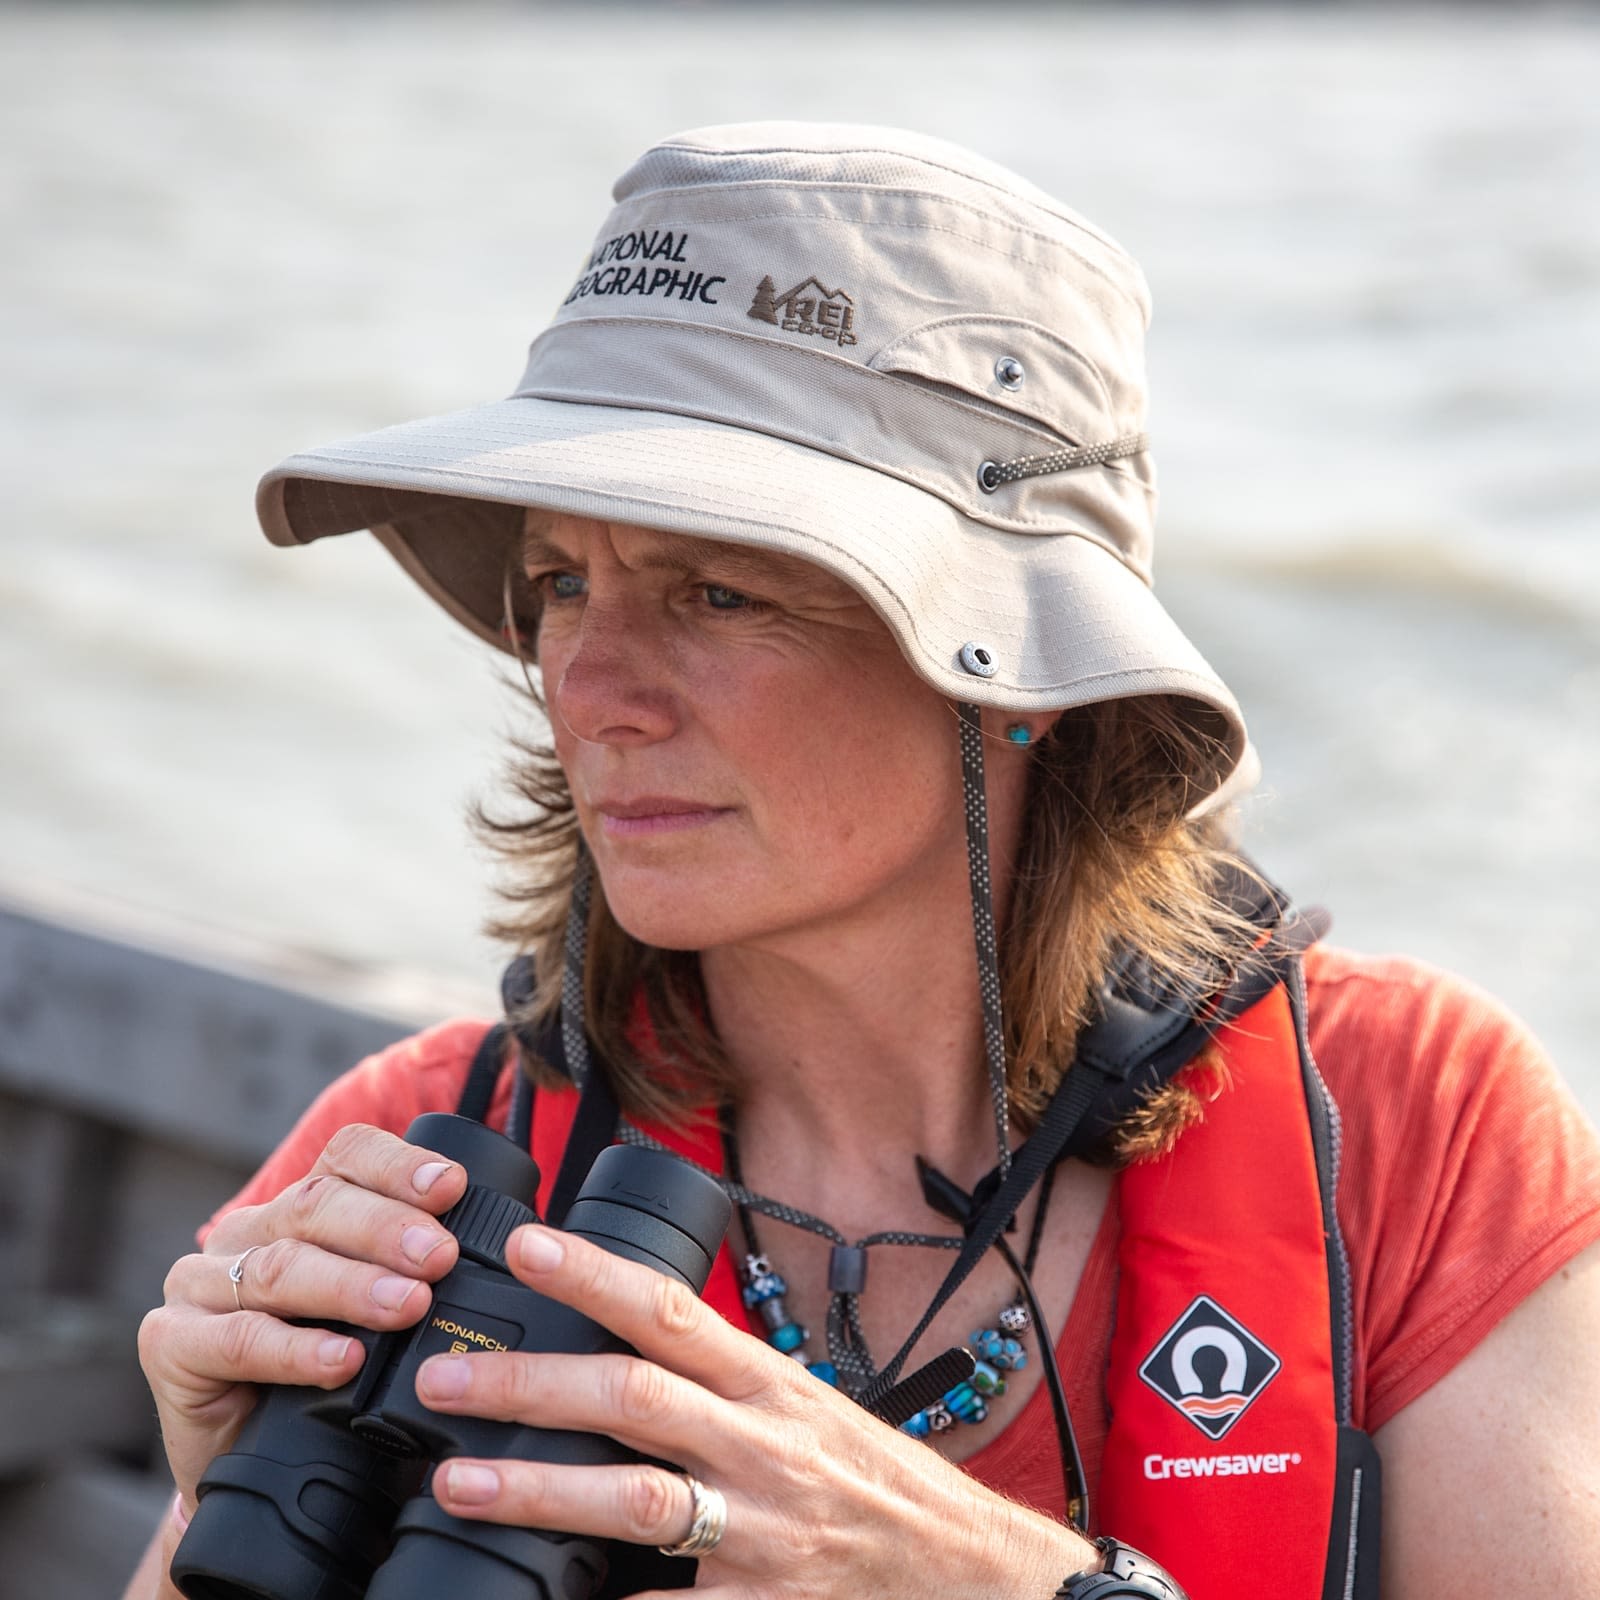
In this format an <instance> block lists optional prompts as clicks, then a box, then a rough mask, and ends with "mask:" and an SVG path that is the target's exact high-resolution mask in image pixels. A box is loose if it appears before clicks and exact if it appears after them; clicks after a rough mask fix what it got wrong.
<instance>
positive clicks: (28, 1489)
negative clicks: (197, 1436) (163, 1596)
mask: <svg viewBox="0 0 1600 1600" xmlns="http://www.w3.org/2000/svg"><path fill="white" fill-rule="evenodd" d="M171 1494H172V1485H171V1484H170V1483H169V1482H166V1481H165V1480H164V1479H161V1478H157V1477H153V1476H149V1475H146V1474H143V1473H134V1472H129V1471H127V1470H126V1469H124V1468H120V1467H113V1466H109V1465H106V1464H105V1463H100V1462H87V1461H85V1462H70V1463H66V1464H63V1465H58V1466H56V1467H54V1468H52V1469H51V1470H49V1471H48V1472H41V1473H37V1474H35V1475H33V1476H31V1477H29V1478H25V1479H23V1480H21V1481H20V1482H17V1483H13V1484H10V1485H7V1486H5V1487H4V1488H0V1573H3V1574H4V1584H3V1589H0V1592H3V1593H4V1594H5V1595H7V1596H14V1597H15V1600H24V1597H29V1596H39V1597H44V1596H48V1597H49V1600H109V1597H110V1596H113V1595H119V1594H121V1593H122V1590H123V1587H124V1585H125V1584H126V1583H127V1581H128V1579H129V1577H130V1576H132V1573H133V1569H134V1568H135V1567H136V1566H137V1565H138V1564H139V1557H140V1556H141V1555H143V1554H144V1549H145V1546H146V1545H147V1544H148V1543H149V1542H150V1535H151V1533H152V1532H153V1531H154V1529H155V1527H156V1524H157V1523H158V1522H159V1521H160V1519H161V1517H162V1515H163V1514H164V1513H165V1511H166V1507H167V1501H168V1498H169V1497H170V1496H171Z"/></svg>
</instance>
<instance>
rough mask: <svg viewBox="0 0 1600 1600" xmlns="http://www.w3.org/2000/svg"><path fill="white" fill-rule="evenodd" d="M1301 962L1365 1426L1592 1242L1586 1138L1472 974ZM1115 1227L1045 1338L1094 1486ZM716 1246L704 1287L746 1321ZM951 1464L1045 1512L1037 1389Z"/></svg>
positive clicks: (1110, 1225)
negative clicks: (1322, 1088) (1467, 977)
mask: <svg viewBox="0 0 1600 1600" xmlns="http://www.w3.org/2000/svg"><path fill="white" fill-rule="evenodd" d="M1305 972H1306V990H1307V1021H1308V1026H1309V1031H1310V1037H1311V1049H1312V1054H1313V1055H1314V1057H1315V1058H1316V1061H1317V1064H1318V1066H1319V1068H1320V1069H1321V1072H1322V1075H1323V1078H1324V1079H1325V1080H1326V1082H1327V1085H1328V1088H1329V1090H1330V1091H1331V1092H1332V1094H1333V1097H1334V1100H1335V1101H1336V1102H1337V1104H1338V1106H1339V1112H1340V1117H1341V1119H1342V1123H1343V1136H1344V1143H1343V1156H1342V1168H1341V1182H1340V1192H1339V1201H1338V1204H1339V1218H1340V1222H1341V1224H1342V1226H1343V1229H1344V1236H1345V1243H1346V1246H1347V1248H1348V1251H1349V1256H1350V1267H1351V1279H1352V1286H1353V1290H1354V1301H1355V1304H1354V1320H1355V1329H1356V1339H1355V1372H1354V1374H1353V1378H1354V1383H1353V1395H1354V1405H1355V1418H1354V1420H1355V1423H1356V1425H1357V1426H1358V1427H1362V1428H1365V1429H1367V1430H1368V1431H1369V1432H1372V1431H1375V1430H1376V1429H1378V1428H1380V1427H1381V1426H1382V1425H1383V1424H1384V1423H1385V1422H1387V1421H1388V1420H1389V1418H1390V1417H1392V1416H1394V1415H1395V1413H1396V1412H1398V1411H1399V1410H1400V1409H1401V1408H1402V1407H1404V1406H1405V1405H1407V1404H1408V1403H1409V1402H1410V1401H1412V1400H1414V1399H1415V1398H1416V1397H1417V1396H1418V1395H1419V1394H1421V1393H1422V1392H1423V1391H1424V1390H1425V1389H1427V1388H1428V1387H1429V1386H1430V1385H1431V1384H1433V1383H1435V1382H1437V1381H1438V1379H1439V1378H1441V1377H1443V1376H1444V1374H1445V1373H1447V1372H1448V1371H1449V1370H1450V1369H1451V1368H1452V1367H1453V1366H1455V1364H1456V1363H1457V1362H1458V1361H1460V1360H1461V1359H1462V1357H1463V1356H1465V1355H1466V1354H1467V1352H1468V1351H1470V1350H1471V1349H1472V1348H1473V1347H1474V1346H1475V1345H1476V1344H1477V1343H1478V1342H1479V1341H1480V1340H1481V1339H1482V1338H1483V1337H1484V1335H1485V1334H1487V1333H1488V1332H1489V1331H1490V1329H1491V1328H1493V1327H1494V1326H1495V1324H1496V1323H1497V1322H1499V1321H1500V1319H1501V1318H1502V1317H1504V1316H1505V1315H1506V1313H1507V1312H1508V1311H1510V1310H1511V1309H1512V1308H1513V1307H1514V1306H1516V1305H1517V1304H1518V1303H1519V1302H1520V1301H1521V1300H1523V1299H1524V1298H1526V1296H1527V1295H1528V1294H1530V1293H1531V1292H1532V1291H1533V1290H1534V1289H1535V1288H1537V1287H1538V1286H1539V1284H1541V1283H1542V1282H1544V1280H1545V1279H1546V1278H1548V1277H1550V1276H1551V1275H1552V1274H1553V1273H1554V1272H1555V1271H1557V1270H1558V1269H1559V1268H1560V1267H1561V1266H1563V1265H1564V1264H1565V1263H1566V1262H1568V1261H1569V1260H1571V1259H1572V1258H1573V1257H1574V1256H1575V1255H1577V1254H1578V1253H1579V1252H1580V1251H1581V1250H1583V1249H1584V1248H1585V1247H1586V1246H1587V1245H1589V1244H1591V1243H1593V1242H1594V1241H1595V1240H1597V1239H1600V1140H1597V1138H1596V1135H1595V1130H1594V1129H1593V1128H1592V1127H1591V1126H1590V1124H1589V1123H1588V1121H1587V1120H1586V1118H1585V1117H1584V1115H1583V1112H1582V1111H1581V1110H1580V1109H1579V1107H1578V1106H1577V1104H1576V1103H1575V1102H1574V1100H1573V1099H1572V1097H1571V1095H1570V1094H1569V1093H1568V1092H1567V1090H1566V1088H1565V1086H1564V1085H1563V1084H1562V1082H1561V1080H1560V1078H1559V1077H1558V1076H1557V1074H1556V1072H1555V1069H1554V1067H1553V1066H1552V1065H1551V1063H1550V1061H1549V1059H1548V1057H1547V1056H1546V1055H1545V1054H1544V1052H1543V1050H1542V1049H1541V1048H1540V1047H1539V1045H1538V1043H1537V1042H1536V1041H1535V1040H1534V1038H1533V1037H1532V1035H1531V1034H1530V1033H1529V1032H1528V1031H1527V1029H1526V1028H1525V1027H1523V1026H1522V1024H1521V1023H1519V1022H1518V1021H1517V1020H1516V1019H1515V1018H1514V1017H1512V1016H1511V1015H1510V1014H1509V1013H1508V1012H1506V1011H1505V1010H1504V1008H1502V1007H1501V1006H1500V1005H1499V1004H1498V1003H1497V1002H1495V1001H1494V1000H1492V999H1490V998H1489V997H1488V996H1487V995H1485V994H1483V993H1482V992H1481V991H1480V990H1478V989H1475V988H1473V987H1472V986H1471V985H1469V984H1467V983H1465V982H1463V981H1462V980H1460V979H1458V978H1455V977H1452V976H1450V975H1449V974H1447V973H1442V972H1439V971H1437V970H1436V969H1434V968H1431V967H1427V966H1425V965H1423V964H1422V963H1420V962H1415V961H1410V960H1405V959H1401V958H1394V957H1368V956H1358V955H1353V954H1351V953H1350V952H1348V951H1344V950H1340V949H1337V948H1332V947H1329V946H1325V945H1317V946H1314V947H1313V948H1312V949H1311V950H1309V951H1307V953H1306V957H1305ZM485 1026H486V1024H484V1023H483V1022H480V1021H471V1020H459V1021H454V1022H447V1023H443V1024H441V1025H440V1026H438V1027H436V1028H431V1029H429V1030H428V1031H427V1032H425V1033H421V1034H418V1035H417V1036H415V1037H414V1038H411V1039H406V1040H402V1041H401V1042H400V1043H398V1044H395V1045H392V1046H391V1047H390V1048H389V1049H387V1050H384V1051H382V1052H381V1053H379V1054H378V1055H375V1056H372V1057H369V1058H368V1059H367V1060H366V1061H363V1062H362V1063H361V1064H360V1065H359V1066H358V1067H356V1068H355V1069H354V1070H353V1071H351V1072H349V1073H347V1074H346V1075H345V1076H344V1077H342V1078H340V1079H339V1080H338V1081H337V1082H336V1083H334V1084H332V1085H331V1086H330V1087H329V1088H328V1089H327V1090H325V1091H324V1092H323V1093H322V1094H321V1095H320V1096H318V1098H317V1100H316V1101H315V1102H314V1103H313V1104H312V1106H311V1107H310V1109H309V1110H308V1111H307V1112H306V1114H305V1116H304V1117H302V1118H301V1120H300V1122H299V1123H298V1124H297V1125H296V1127H295V1129H294V1130H293V1132H291V1133H290V1134H289V1136H288V1137H287V1138H286V1139H285V1140H284V1142H283V1143H282V1144H281V1145H280V1146H279V1147H278V1149H277V1150H276V1151H275V1152H274V1153H273V1155H272V1156H270V1157H269V1158H268V1160H267V1162H266V1163H265V1165H263V1166H262V1168H261V1169H260V1171H259V1172H257V1173H256V1175H255V1176H254V1177H253V1178H252V1179H251V1180H250V1182H249V1183H248V1184H247V1185H246V1186H245V1188H244V1189H243V1190H242V1191H241V1192H240V1193H239V1195H238V1196H236V1197H235V1199H234V1200H233V1201H231V1202H230V1203H229V1205H228V1206H227V1207H224V1210H229V1209H232V1207H233V1206H236V1205H247V1204H257V1203H259V1202H261V1201H263V1200H266V1199H270V1198H271V1197H272V1196H273V1195H275V1194H277V1193H278V1192H279V1191H281V1190H282V1189H283V1188H285V1187H286V1186H287V1185H288V1184H290V1183H292V1182H294V1181H295V1180H296V1179H297V1178H299V1177H301V1176H303V1175H304V1174H305V1173H306V1172H307V1171H308V1170H309V1168H310V1167H311V1165H312V1163H313V1162H314V1161H315V1160H316V1158H317V1156H318V1155H319V1154H320V1153H321V1151H322V1148H323V1146H324V1145H325V1144H326V1143H327V1141H328V1139H329V1138H330V1137H331V1136H332V1134H333V1133H334V1132H335V1131H336V1130H337V1129H338V1128H341V1127H343V1126H344V1125H345V1124H347V1123H351V1122H367V1123H372V1124H374V1125H376V1126H378V1127H382V1128H388V1129H392V1130H393V1131H395V1132H397V1133H398V1132H402V1131H403V1130H404V1129H405V1128H406V1126H407V1125H408V1124H409V1123H410V1121H411V1119H412V1118H413V1117H415V1116H418V1115H420V1114H421V1113H422V1112H424V1111H450V1110H453V1109H454V1108H455V1104H456V1099H457V1097H458V1095H459V1094H460V1091H461V1086H462V1083H463V1081H464V1079H465V1076H466V1072H467V1069H468V1067H469V1065H470V1064H471V1061H472V1057H473V1054H474V1052H475V1051H476V1049H477V1046H478V1043H479V1041H480V1040H481V1039H482V1037H483V1033H484V1029H485ZM508 1097H509V1083H508V1082H505V1081H503V1082H502V1084H501V1086H500V1090H499V1094H498V1097H497V1101H496V1104H495V1106H494V1107H493V1108H492V1109H491V1113H490V1118H491V1120H497V1121H499V1122H503V1120H504V1117H505V1114H506V1111H507V1104H506V1102H507V1099H508ZM552 1176H553V1175H552V1174H549V1173H547V1174H546V1175H545V1180H546V1183H547V1184H548V1183H549V1181H550V1179H551V1177H552ZM220 1214H221V1213H219V1215H220ZM1117 1233H1118V1222H1117V1215H1116V1205H1115V1198H1114V1196H1113V1201H1112V1203H1111V1205H1110V1206H1109V1207H1108V1209H1107V1212H1106V1216H1105V1218H1104V1220H1103V1221H1102V1223H1101V1226H1100V1229H1099V1233H1098V1235H1097V1236H1096V1239H1095V1242H1094V1245H1093V1247H1092V1249H1091V1250H1090V1253H1089V1258H1088V1261H1087V1262H1086V1264H1085V1266H1084V1271H1083V1278H1082V1280H1081V1282H1080V1284H1079V1286H1078V1291H1077V1295H1076V1297H1075V1298H1074V1300H1073V1304H1072V1307H1071V1310H1070V1312H1069V1313H1068V1316H1067V1320H1066V1324H1065V1326H1064V1327H1063V1328H1062V1330H1061V1334H1060V1337H1059V1340H1058V1343H1057V1358H1058V1361H1059V1363H1060V1368H1061V1375H1062V1380H1063V1382H1064V1383H1065V1385H1066V1390H1067V1397H1068V1402H1069V1404H1070V1406H1071V1409H1072V1416H1073V1422H1074V1425H1075V1427H1076V1429H1077V1432H1078V1442H1079V1446H1080V1448H1081V1450H1082V1452H1083V1457H1084V1468H1085V1471H1086V1473H1087V1475H1088V1479H1089V1484H1090V1488H1091V1492H1093V1491H1094V1490H1095V1489H1096V1488H1097V1487H1098V1482H1099V1474H1100V1459H1101V1453H1102V1448H1103V1445H1104V1442H1105V1433H1106V1423H1107V1417H1106V1401H1105V1391H1104V1384H1103V1377H1104V1372H1105V1367H1106V1359H1107V1353H1108V1349H1109V1345H1110V1338H1111V1321H1112V1313H1113V1303H1114V1296H1115V1289H1116V1250H1117ZM726 1254H727V1252H726V1251H724V1258H725V1260H724V1263H720V1264H719V1272H718V1275H717V1279H715V1280H714V1281H713V1283H712V1285H709V1286H708V1298H712V1299H713V1300H714V1303H717V1304H718V1305H719V1309H721V1310H722V1311H723V1314H724V1315H728V1316H737V1317H740V1318H742V1312H741V1311H740V1310H739V1309H738V1302H737V1299H736V1298H735V1297H734V1296H732V1295H731V1294H729V1293H728V1292H727V1290H728V1288H729V1286H730V1285H731V1278H730V1277H728V1276H726V1275H725V1274H726V1273H727V1272H728V1271H729V1269H728V1268H727V1266H726ZM718 1288H720V1289H721V1291H722V1292H719V1293H716V1294H715V1295H713V1294H712V1291H713V1290H715V1289H718ZM962 1465H963V1466H964V1468H965V1469H966V1470H967V1471H968V1472H970V1473H972V1474H973V1475H974V1476H975V1477H977V1478H979V1479H980V1480H981V1481H983V1482H984V1483H987V1484H989V1485H990V1486H991V1487H992V1488H995V1489H997V1490H999V1491H1001V1492H1003V1493H1005V1494H1008V1495H1011V1496H1012V1497H1014V1498H1016V1499H1019V1500H1022V1501H1025V1502H1027V1503H1028V1504H1030V1505H1034V1506H1037V1507H1038V1508H1039V1509H1040V1510H1043V1511H1047V1512H1050V1513H1052V1514H1053V1515H1056V1516H1061V1515H1062V1514H1063V1512H1064V1506H1063V1502H1062V1491H1061V1482H1060V1466H1059V1459H1058V1456H1057V1449H1056V1439H1055V1428H1054V1423H1053V1420H1052V1417H1051V1414H1050V1406H1049V1399H1048V1395H1047V1393H1046V1391H1045V1388H1044V1386H1043V1385H1039V1386H1038V1387H1036V1388H1035V1390H1034V1392H1033V1393H1032V1394H1031V1395H1030V1396H1029V1398H1028V1402H1027V1404H1026V1405H1025V1406H1024V1407H1023V1408H1022V1410H1021V1411H1020V1412H1019V1413H1018V1414H1017V1415H1016V1416H1015V1417H1013V1418H1012V1419H1011V1421H1010V1423H1009V1424H1008V1425H1007V1426H1006V1427H1005V1428H1004V1429H1002V1431H1001V1432H1000V1433H999V1434H997V1435H996V1436H995V1437H994V1438H993V1439H992V1440H991V1441H990V1442H989V1443H988V1444H987V1445H986V1446H985V1447H984V1448H983V1449H982V1450H980V1451H979V1452H978V1453H977V1454H975V1455H973V1456H970V1457H969V1458H968V1459H967V1460H966V1461H965V1462H963V1463H962Z"/></svg>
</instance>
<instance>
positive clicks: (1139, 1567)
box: [1055, 1534, 1189, 1600]
mask: <svg viewBox="0 0 1600 1600" xmlns="http://www.w3.org/2000/svg"><path fill="white" fill-rule="evenodd" d="M1094 1546H1095V1549H1097V1550H1098V1551H1099V1552H1100V1554H1101V1555H1102V1556H1104V1557H1105V1565H1104V1567H1103V1569H1102V1570H1101V1571H1099V1572H1080V1573H1078V1574H1076V1575H1075V1576H1074V1577H1071V1578H1068V1579H1067V1581H1066V1582H1065V1583H1064V1584H1062V1585H1061V1587H1060V1588H1059V1589H1057V1590H1056V1593H1055V1600H1113V1596H1117V1595H1126V1596H1128V1597H1129V1600H1189V1597H1188V1595H1187V1594H1185V1593H1184V1591H1183V1588H1182V1586H1181V1585H1180V1584H1179V1582H1178V1580H1177V1579H1176V1578H1174V1577H1173V1576H1172V1574H1171V1573H1170V1572H1168V1571H1167V1569H1166V1568H1165V1567H1161V1566H1157V1565H1156V1563H1155V1562H1154V1561H1152V1560H1151V1559H1150V1557H1149V1556H1142V1555H1140V1554H1139V1552H1138V1551H1137V1550H1130V1549H1129V1548H1128V1547H1127V1545H1125V1544H1118V1543H1117V1541H1116V1540H1115V1539H1110V1538H1107V1537H1106V1536H1105V1535H1104V1534H1102V1535H1101V1536H1100V1537H1099V1538H1098V1539H1096V1540H1095V1542H1094Z"/></svg>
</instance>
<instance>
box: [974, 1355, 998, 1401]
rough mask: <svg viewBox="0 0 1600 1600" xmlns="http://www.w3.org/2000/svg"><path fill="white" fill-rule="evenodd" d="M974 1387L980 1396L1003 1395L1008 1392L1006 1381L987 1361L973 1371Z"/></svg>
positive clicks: (980, 1363) (977, 1365)
mask: <svg viewBox="0 0 1600 1600" xmlns="http://www.w3.org/2000/svg"><path fill="white" fill-rule="evenodd" d="M972 1387H973V1388H974V1389H976V1390H977V1391H978V1393H979V1394H986V1395H1002V1394H1004V1393H1005V1392H1006V1380H1005V1379H1004V1378H1002V1377H1001V1376H1000V1374H999V1373H998V1372H996V1371H995V1369H994V1368H993V1367H991V1366H990V1365H989V1363H988V1362H987V1361H980V1362H978V1363H977V1364H976V1365H975V1366H974V1367H973V1369H972Z"/></svg>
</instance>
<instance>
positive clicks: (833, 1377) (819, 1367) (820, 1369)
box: [806, 1361, 839, 1389]
mask: <svg viewBox="0 0 1600 1600" xmlns="http://www.w3.org/2000/svg"><path fill="white" fill-rule="evenodd" d="M806 1371H807V1372H809V1373H810V1374H811V1376H812V1377H813V1378H820V1379H821V1380H822V1381H823V1382H824V1383H826V1384H831V1385H832V1386H833V1387H834V1388H835V1389H837V1388H838V1387H839V1369H838V1368H837V1367H836V1366H834V1364H833V1363H832V1362H831V1361H812V1362H808V1363H807V1365H806Z"/></svg>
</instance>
